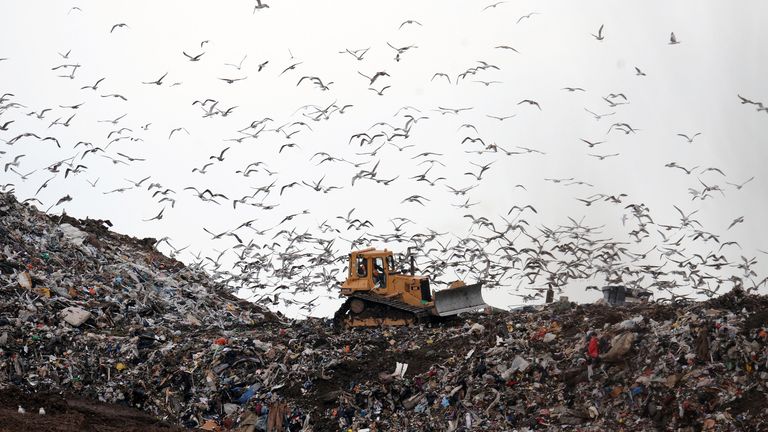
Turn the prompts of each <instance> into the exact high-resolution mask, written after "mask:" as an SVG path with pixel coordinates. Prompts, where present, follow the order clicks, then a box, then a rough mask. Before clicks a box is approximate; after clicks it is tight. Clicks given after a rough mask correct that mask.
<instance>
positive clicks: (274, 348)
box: [0, 194, 768, 432]
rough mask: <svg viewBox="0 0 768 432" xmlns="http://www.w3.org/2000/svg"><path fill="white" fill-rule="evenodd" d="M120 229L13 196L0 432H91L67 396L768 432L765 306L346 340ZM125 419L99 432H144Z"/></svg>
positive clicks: (283, 410) (537, 320) (574, 308)
mask: <svg viewBox="0 0 768 432" xmlns="http://www.w3.org/2000/svg"><path fill="white" fill-rule="evenodd" d="M108 225H109V223H108V221H99V220H89V219H86V220H77V219H74V218H71V217H69V216H49V215H46V214H45V213H43V212H40V211H38V210H36V209H34V208H33V207H31V206H29V205H27V204H21V203H19V202H17V201H16V199H15V198H14V197H13V196H12V195H10V194H0V394H1V395H2V396H0V430H3V428H5V427H11V428H13V427H14V426H13V425H16V427H27V428H29V427H30V426H29V425H30V424H32V423H28V422H31V421H33V420H34V419H39V418H45V419H46V421H55V423H46V426H45V427H46V429H45V430H78V428H80V429H82V428H83V427H84V426H83V425H82V423H78V424H77V425H75V426H72V427H71V428H70V429H67V427H69V426H67V425H69V423H67V421H58V420H55V419H57V418H60V417H61V416H62V415H63V413H64V412H65V411H66V409H65V408H62V406H65V405H66V403H64V402H62V400H61V396H59V395H65V397H67V395H77V396H78V397H79V398H85V399H89V400H93V401H101V402H105V403H110V404H119V405H124V406H128V407H133V408H137V409H139V410H142V411H143V412H145V413H147V414H149V415H151V416H153V417H155V418H158V419H161V420H162V421H164V422H165V423H162V422H158V423H157V424H153V426H152V428H147V430H150V429H151V430H171V426H170V424H175V425H177V426H179V427H185V428H195V429H199V430H211V431H213V430H236V431H241V432H254V431H268V430H269V431H272V430H274V431H286V430H290V431H300V430H302V431H310V430H313V431H348V430H351V431H360V432H365V431H374V430H375V431H470V430H487V431H510V430H517V431H529V430H553V431H554V430H563V429H571V430H580V431H606V430H612V431H621V430H626V431H634V430H649V431H650V430H684V431H694V430H696V431H698V430H713V431H714V430H728V431H730V430H741V431H759V430H766V428H768V410H765V409H764V407H765V406H766V403H767V402H768V398H767V397H766V382H768V332H767V331H766V326H768V297H766V296H759V295H750V294H747V293H745V292H744V291H743V290H742V289H740V288H734V289H733V290H732V291H731V292H729V293H727V294H724V295H722V296H720V297H717V298H713V299H710V300H708V301H705V302H688V301H678V302H671V303H663V304H662V303H646V302H641V303H633V304H628V305H624V306H614V307H612V306H608V305H605V304H585V305H579V304H575V303H570V302H567V301H561V302H555V303H552V304H549V305H545V306H535V307H534V306H527V307H523V308H521V309H518V310H515V311H512V312H506V311H504V312H500V311H494V312H492V313H479V314H467V315H465V316H462V318H463V321H460V322H459V323H458V324H456V325H440V326H433V327H430V326H421V327H411V328H383V329H376V328H373V329H367V328H366V329H354V330H350V331H339V330H338V329H335V328H333V327H332V326H331V324H330V321H329V320H323V319H307V320H288V319H285V318H284V317H282V316H281V315H280V314H276V313H272V312H269V311H268V310H265V309H263V308H261V307H259V306H258V305H255V304H252V303H248V302H246V301H244V300H241V299H238V298H237V297H234V296H233V295H231V294H230V293H229V292H228V291H227V289H226V287H225V286H223V285H221V284H217V283H215V282H213V281H212V280H211V279H210V278H208V276H207V275H206V274H205V273H204V272H202V271H199V270H193V269H189V268H187V267H185V266H184V265H183V264H182V263H180V262H178V261H176V260H173V259H171V258H168V257H165V256H164V255H162V254H160V253H159V252H157V250H155V248H154V244H155V241H154V240H153V239H143V240H138V239H134V238H131V237H128V236H124V235H120V234H116V233H113V232H111V231H109V229H108ZM9 395H10V396H9ZM24 401H27V402H28V403H34V404H35V405H34V406H32V405H29V406H26V407H25V408H26V409H24V407H22V406H21V405H19V404H21V403H25V402H24ZM30 401H32V402H30ZM17 402H18V403H17ZM17 405H18V411H17ZM38 409H40V413H44V414H36V413H38ZM109 412H115V413H117V412H118V411H117V410H116V409H115V410H112V411H109ZM43 415H44V417H43ZM114 415H115V416H116V417H115V422H122V421H123V420H124V419H125V418H127V417H125V415H126V414H123V413H122V412H121V414H120V417H118V414H114ZM57 416H59V417H57ZM4 419H5V420H4ZM20 419H21V420H20ZM115 422H113V423H114V424H112V427H111V428H105V429H103V430H139V429H136V428H137V426H135V425H134V426H131V427H133V428H134V429H130V428H128V426H127V424H126V428H125V429H121V428H120V424H121V423H115ZM8 425H11V426H8ZM19 425H26V426H19ZM78 425H79V426H78ZM99 430H102V429H99Z"/></svg>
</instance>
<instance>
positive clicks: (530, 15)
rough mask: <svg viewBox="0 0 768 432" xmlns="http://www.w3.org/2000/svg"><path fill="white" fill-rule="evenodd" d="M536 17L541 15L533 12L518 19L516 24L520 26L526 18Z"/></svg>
mask: <svg viewBox="0 0 768 432" xmlns="http://www.w3.org/2000/svg"><path fill="white" fill-rule="evenodd" d="M534 15H539V13H538V12H531V13H529V14H528V15H523V16H521V17H520V18H518V19H517V22H516V23H515V24H520V21H522V20H524V19H526V18H530V17H532V16H534Z"/></svg>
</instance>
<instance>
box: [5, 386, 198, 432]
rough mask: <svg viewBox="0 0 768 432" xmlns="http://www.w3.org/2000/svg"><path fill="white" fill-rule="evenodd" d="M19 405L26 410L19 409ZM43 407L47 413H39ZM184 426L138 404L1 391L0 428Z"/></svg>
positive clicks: (170, 431) (108, 430) (163, 431)
mask: <svg viewBox="0 0 768 432" xmlns="http://www.w3.org/2000/svg"><path fill="white" fill-rule="evenodd" d="M19 406H21V407H22V408H23V409H24V410H25V411H26V412H25V413H24V414H21V413H19ZM40 408H43V409H44V411H45V414H44V415H41V414H39V409H40ZM181 430H183V429H181V428H179V427H177V426H174V425H172V424H170V423H168V422H163V421H160V420H158V419H157V418H155V417H153V416H150V415H148V414H147V413H145V412H142V411H139V410H137V409H135V408H129V407H125V406H121V405H115V404H105V403H101V402H97V401H93V400H89V399H83V398H79V397H76V396H72V395H70V396H67V397H62V396H60V395H56V394H45V393H33V394H29V393H24V392H21V391H19V390H18V389H15V388H11V389H6V390H3V391H2V392H0V431H2V432H18V431H36V432H47V431H51V432H54V431H55V432H68V431H72V432H75V431H78V432H83V431H93V432H97V431H98V432H112V431H115V432H117V431H125V432H144V431H147V432H174V431H181Z"/></svg>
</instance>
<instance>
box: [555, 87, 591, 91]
mask: <svg viewBox="0 0 768 432" xmlns="http://www.w3.org/2000/svg"><path fill="white" fill-rule="evenodd" d="M560 90H568V91H569V92H577V91H582V92H583V91H586V90H584V89H583V88H581V87H563V88H561V89H560Z"/></svg>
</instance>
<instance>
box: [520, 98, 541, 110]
mask: <svg viewBox="0 0 768 432" xmlns="http://www.w3.org/2000/svg"><path fill="white" fill-rule="evenodd" d="M524 103H527V104H528V105H536V108H538V109H539V111H541V106H540V105H539V103H538V102H536V101H535V100H531V99H523V100H521V101H520V102H518V103H517V104H518V105H520V104H524Z"/></svg>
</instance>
